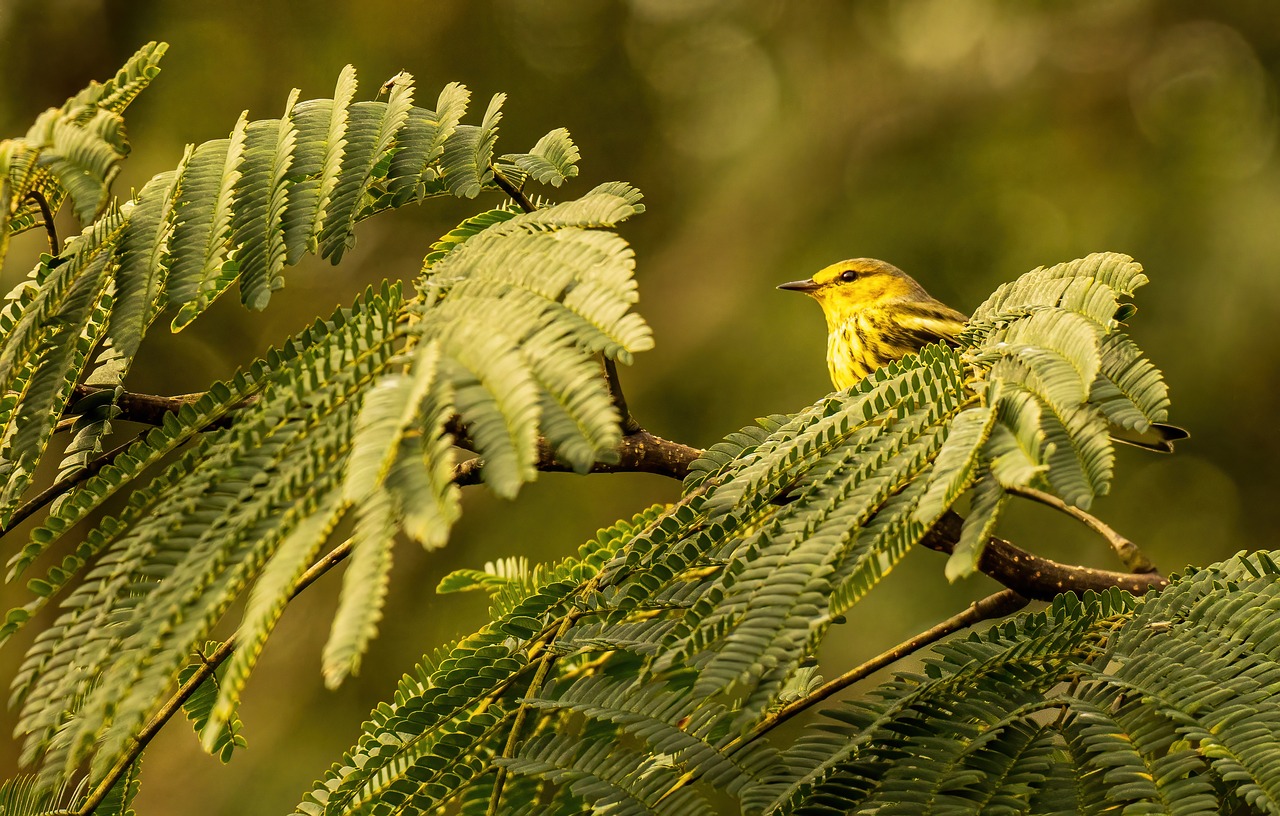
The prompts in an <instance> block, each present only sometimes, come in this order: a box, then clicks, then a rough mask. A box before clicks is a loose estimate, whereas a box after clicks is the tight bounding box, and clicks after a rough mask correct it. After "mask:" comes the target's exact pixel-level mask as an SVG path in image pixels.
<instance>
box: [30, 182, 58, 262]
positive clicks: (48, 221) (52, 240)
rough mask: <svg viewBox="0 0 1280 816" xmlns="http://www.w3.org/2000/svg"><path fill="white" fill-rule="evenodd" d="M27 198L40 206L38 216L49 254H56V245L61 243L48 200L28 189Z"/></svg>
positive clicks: (35, 191) (37, 192)
mask: <svg viewBox="0 0 1280 816" xmlns="http://www.w3.org/2000/svg"><path fill="white" fill-rule="evenodd" d="M27 198H28V199H30V200H31V201H34V202H35V203H36V206H37V207H39V208H40V218H41V220H42V221H43V222H44V233H45V235H46V236H47V237H48V238H49V254H50V255H57V254H58V247H60V246H61V243H60V242H59V241H58V227H57V225H55V224H54V223H53V210H52V209H50V208H49V202H48V201H46V200H45V197H44V196H43V195H41V194H40V192H39V191H37V190H28V191H27Z"/></svg>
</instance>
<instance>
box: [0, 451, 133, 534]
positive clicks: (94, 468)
mask: <svg viewBox="0 0 1280 816" xmlns="http://www.w3.org/2000/svg"><path fill="white" fill-rule="evenodd" d="M135 441H137V440H134V439H130V440H129V441H128V442H125V443H123V444H120V445H117V446H116V447H114V448H112V449H111V450H109V451H107V452H106V453H104V454H102V455H101V456H99V457H98V458H97V459H94V460H93V461H92V462H89V463H88V464H87V465H85V466H84V467H82V468H80V469H79V470H77V471H76V472H75V473H73V474H71V475H70V476H68V477H67V478H65V479H59V480H58V481H56V482H54V483H53V484H51V485H49V486H48V487H47V488H45V489H44V490H42V491H40V493H38V494H37V495H35V496H34V497H32V498H31V499H29V500H27V501H26V502H25V503H24V504H23V505H22V506H21V507H19V508H18V509H17V510H14V511H13V515H11V516H9V520H8V521H6V522H5V523H4V524H3V525H0V536H2V535H4V534H6V533H8V532H9V531H10V530H12V529H13V528H14V527H17V526H18V525H19V524H21V523H22V522H24V521H26V520H27V519H28V518H30V517H31V515H32V514H34V513H35V512H36V511H37V510H40V509H41V508H42V507H44V506H45V505H47V504H49V503H50V502H52V501H53V500H54V499H56V498H58V497H59V496H61V495H62V494H63V493H66V492H67V491H68V490H70V489H71V488H73V487H75V486H76V485H78V484H80V483H81V482H84V481H87V480H88V479H89V478H90V477H91V476H94V475H96V474H97V473H98V471H100V470H102V469H103V468H104V467H106V466H107V465H109V464H111V463H112V462H114V461H115V460H116V457H117V456H119V455H120V454H122V453H124V452H125V451H126V450H128V449H129V446H130V445H132V444H133V443H134V442H135Z"/></svg>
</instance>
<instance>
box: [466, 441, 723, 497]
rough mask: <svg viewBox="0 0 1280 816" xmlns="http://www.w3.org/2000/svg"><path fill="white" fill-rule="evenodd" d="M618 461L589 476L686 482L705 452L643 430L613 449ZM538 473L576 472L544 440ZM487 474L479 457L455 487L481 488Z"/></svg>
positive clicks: (598, 465) (599, 465) (469, 462)
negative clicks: (631, 475) (628, 475)
mask: <svg viewBox="0 0 1280 816" xmlns="http://www.w3.org/2000/svg"><path fill="white" fill-rule="evenodd" d="M613 453H614V454H615V455H616V457H617V459H616V461H612V462H596V463H595V464H594V465H592V466H591V470H590V471H588V472H589V473H656V474H658V475H660V476H668V477H670V478H672V479H683V478H684V477H685V475H686V474H688V472H689V465H690V464H691V463H692V462H693V460H694V459H697V458H698V457H699V456H701V455H702V451H700V450H698V449H697V448H691V447H689V446H688V445H682V444H681V443H679V442H672V441H671V440H669V439H663V438H662V437H660V436H654V435H653V434H651V433H649V432H648V431H646V430H644V429H640V430H638V431H635V432H634V433H630V434H627V435H626V436H624V437H622V441H621V442H620V443H619V444H618V446H617V447H616V448H614V449H613ZM538 470H540V471H544V472H548V473H566V472H571V471H572V470H573V468H572V467H570V466H569V465H568V464H566V463H564V462H562V461H560V460H559V459H556V457H555V454H554V452H553V451H552V450H551V446H550V445H549V444H547V441H546V440H545V439H540V440H538ZM483 471H484V460H483V459H481V458H479V457H477V458H475V459H468V460H467V461H465V462H463V463H461V464H460V465H458V467H457V468H456V469H455V470H454V477H453V480H454V482H455V483H457V484H459V485H462V486H464V487H465V486H467V485H474V484H479V483H480V482H481V480H482V474H483Z"/></svg>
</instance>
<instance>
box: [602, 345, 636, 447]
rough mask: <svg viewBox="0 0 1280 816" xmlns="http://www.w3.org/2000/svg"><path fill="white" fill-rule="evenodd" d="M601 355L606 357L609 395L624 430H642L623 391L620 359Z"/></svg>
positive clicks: (605, 364) (605, 368)
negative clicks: (619, 372) (619, 374)
mask: <svg viewBox="0 0 1280 816" xmlns="http://www.w3.org/2000/svg"><path fill="white" fill-rule="evenodd" d="M601 356H602V358H603V359H604V379H605V382H606V383H608V384H609V396H610V397H612V398H613V407H614V408H615V409H616V410H617V411H618V419H619V420H620V421H621V422H622V432H623V433H624V434H634V433H636V432H637V431H642V430H643V428H641V427H640V423H639V422H637V421H636V418H635V417H633V416H632V415H631V409H630V408H628V407H627V398H626V396H625V395H623V393H622V381H621V380H620V379H618V361H617V360H615V359H613V358H612V357H606V356H603V355H601Z"/></svg>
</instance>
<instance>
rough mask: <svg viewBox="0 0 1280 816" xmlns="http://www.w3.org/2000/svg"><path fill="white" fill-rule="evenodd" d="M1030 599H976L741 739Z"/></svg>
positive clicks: (1008, 593) (1005, 593)
mask: <svg viewBox="0 0 1280 816" xmlns="http://www.w3.org/2000/svg"><path fill="white" fill-rule="evenodd" d="M1030 602H1031V601H1030V599H1028V598H1025V597H1023V596H1022V595H1019V594H1018V593H1017V592H1014V591H1013V590H1012V589H1004V590H1001V591H1000V592H997V593H995V594H993V595H988V596H987V597H985V598H983V599H982V600H979V601H974V602H973V603H971V604H969V608H968V609H966V610H964V611H963V612H961V613H959V614H958V615H952V616H951V617H949V618H947V619H946V620H944V621H942V622H941V623H939V624H938V625H937V626H934V627H933V628H931V629H926V630H925V631H923V632H921V633H920V634H918V635H916V636H915V637H913V638H911V639H910V640H906V641H903V642H902V643H899V644H898V645H897V646H894V647H893V648H892V649H889V650H888V651H885V652H881V653H880V654H878V655H876V656H875V657H873V658H871V659H870V660H868V661H867V662H866V663H863V664H862V665H860V666H856V667H854V668H852V669H850V670H849V671H847V672H845V673H844V674H842V675H840V676H839V677H837V678H835V679H833V680H830V681H828V682H826V683H823V684H822V685H821V686H819V687H818V688H816V689H814V690H813V691H811V692H809V693H808V694H806V695H805V696H804V697H802V698H800V699H799V700H796V701H795V702H792V703H789V704H787V705H785V706H783V707H782V708H780V709H778V710H777V712H775V713H774V714H773V715H771V716H769V717H767V718H765V720H763V721H762V722H761V723H760V724H759V725H757V726H756V727H755V728H754V729H753V730H752V731H751V733H750V734H748V735H747V736H745V737H740V738H739V739H740V740H742V742H744V743H745V742H750V741H751V740H754V739H756V738H757V737H759V736H761V735H763V734H765V733H767V732H769V731H771V730H772V729H774V728H776V727H778V726H779V725H781V724H782V723H784V722H786V721H787V720H789V719H791V718H792V717H794V716H795V715H797V714H799V713H800V712H802V711H805V710H806V709H808V708H810V707H811V706H813V705H815V704H817V703H820V702H822V701H823V700H825V699H827V698H828V697H830V696H831V695H833V694H835V693H836V692H838V691H842V690H844V689H846V688H848V687H849V686H851V685H853V684H854V683H856V682H858V681H859V680H862V679H864V678H866V677H868V676H869V675H871V674H873V673H874V672H877V671H879V670H880V669H882V668H884V667H885V666H888V665H890V664H892V663H896V662H898V661H899V660H901V659H902V658H904V657H906V656H907V655H910V654H912V653H913V652H917V651H919V650H920V649H923V648H924V647H925V646H929V645H931V644H933V643H936V642H937V641H939V640H941V639H942V638H944V637H946V636H947V635H950V634H951V633H953V632H958V631H960V630H961V629H967V628H969V627H970V626H973V625H975V624H978V623H981V622H982V621H985V620H992V619H993V618H1003V617H1005V616H1006V615H1012V614H1013V613H1014V612H1017V611H1018V610H1019V609H1022V608H1023V607H1024V606H1026V605H1027V604H1029V603H1030Z"/></svg>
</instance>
